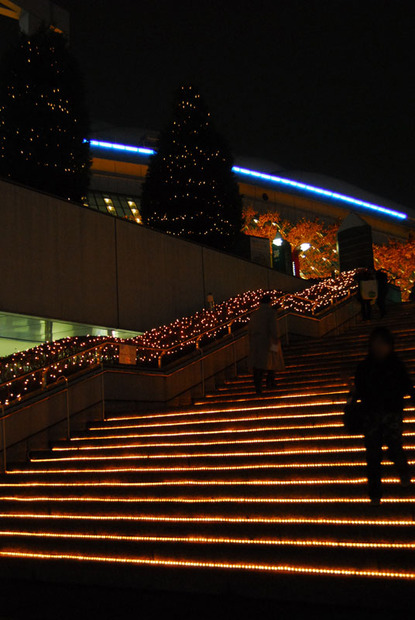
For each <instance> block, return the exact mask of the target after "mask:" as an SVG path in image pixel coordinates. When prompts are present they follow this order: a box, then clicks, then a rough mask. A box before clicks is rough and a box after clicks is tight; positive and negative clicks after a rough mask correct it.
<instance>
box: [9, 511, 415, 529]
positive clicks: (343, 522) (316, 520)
mask: <svg viewBox="0 0 415 620" xmlns="http://www.w3.org/2000/svg"><path fill="white" fill-rule="evenodd" d="M0 519H4V520H9V519H11V520H15V519H22V520H25V519H27V520H42V521H50V520H52V521H81V522H82V521H91V522H94V521H95V522H100V521H104V522H109V523H110V522H125V523H128V522H133V523H142V522H144V523H152V522H154V523H223V524H228V523H229V524H239V523H241V524H244V525H335V526H336V525H339V526H349V525H350V526H354V527H361V526H362V527H363V526H364V527H372V526H376V527H415V521H413V520H410V519H394V518H391V519H384V518H379V519H361V518H330V517H328V518H325V517H237V516H232V517H228V516H225V515H217V516H215V515H203V516H188V515H180V516H172V515H159V514H154V515H151V514H150V515H148V514H145V515H119V514H115V515H114V514H108V515H97V514H64V513H60V514H49V513H44V514H42V513H30V512H22V513H15V512H5V513H0Z"/></svg>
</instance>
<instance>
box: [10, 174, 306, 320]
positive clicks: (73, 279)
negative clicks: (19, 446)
mask: <svg viewBox="0 0 415 620" xmlns="http://www.w3.org/2000/svg"><path fill="white" fill-rule="evenodd" d="M0 234H1V243H0V270H1V286H0V310H2V311H4V312H13V313H17V314H28V315H33V316H40V317H46V318H53V319H61V320H65V321H70V322H79V323H88V324H93V325H101V326H106V327H114V328H115V327H117V328H120V329H130V330H136V331H143V330H146V329H149V328H151V327H155V326H157V325H160V324H163V323H166V322H170V321H171V320H174V319H176V318H178V317H180V316H184V315H188V314H191V313H193V312H195V311H196V310H199V309H201V308H202V307H203V305H204V302H205V299H206V294H207V293H208V292H212V293H213V295H214V297H215V299H216V301H223V300H225V299H227V298H229V297H231V296H232V295H235V294H237V293H241V292H244V291H247V290H250V289H258V288H279V289H282V290H284V291H290V292H293V291H297V290H301V289H302V288H305V287H306V285H307V283H306V282H305V281H302V280H299V279H296V278H292V277H289V276H285V275H283V274H279V273H277V272H275V271H272V270H271V269H267V268H266V267H262V266H260V265H254V264H252V263H250V262H248V261H245V260H243V259H239V258H236V257H233V256H229V255H227V254H224V253H221V252H217V251H215V250H212V249H210V248H203V247H202V246H200V245H197V244H193V243H189V242H186V241H183V240H180V239H176V238H174V237H170V236H168V235H164V234H161V233H158V232H155V231H153V230H150V229H147V228H145V227H143V226H138V225H136V224H134V223H131V222H127V221H123V220H119V219H116V218H114V217H113V216H111V215H106V214H102V213H99V212H97V211H94V210H90V209H87V208H84V207H80V206H78V205H74V204H71V203H68V202H65V201H63V200H59V199H57V198H55V197H53V196H49V195H46V194H42V193H40V192H35V191H32V190H29V189H27V188H24V187H21V186H19V185H14V184H12V183H8V182H5V181H0Z"/></svg>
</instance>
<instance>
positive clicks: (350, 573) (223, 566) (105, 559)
mask: <svg viewBox="0 0 415 620" xmlns="http://www.w3.org/2000/svg"><path fill="white" fill-rule="evenodd" d="M0 557H4V558H10V559H11V558H16V559H17V558H20V559H22V558H25V559H33V560H54V561H57V560H64V561H74V562H92V563H100V564H124V565H130V566H147V567H149V566H158V567H164V568H199V569H218V570H232V571H253V572H269V573H288V574H302V575H310V574H312V575H327V576H329V575H330V576H336V577H368V578H369V577H372V578H377V579H380V578H382V579H405V580H413V579H415V573H412V572H409V571H408V572H405V571H392V570H391V571H387V570H382V571H381V570H364V569H355V568H325V567H318V566H316V567H313V566H301V565H300V566H297V565H290V564H259V563H249V562H245V563H239V562H212V561H196V560H173V559H157V560H154V559H150V558H137V557H119V556H99V555H82V554H76V553H46V552H38V553H34V552H25V551H0Z"/></svg>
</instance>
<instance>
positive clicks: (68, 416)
mask: <svg viewBox="0 0 415 620" xmlns="http://www.w3.org/2000/svg"><path fill="white" fill-rule="evenodd" d="M60 381H63V382H64V383H65V397H66V435H67V439H68V441H69V439H70V438H71V414H70V409H69V381H68V377H65V375H61V376H60V377H59V379H58V380H57V381H56V384H58V383H59V382H60Z"/></svg>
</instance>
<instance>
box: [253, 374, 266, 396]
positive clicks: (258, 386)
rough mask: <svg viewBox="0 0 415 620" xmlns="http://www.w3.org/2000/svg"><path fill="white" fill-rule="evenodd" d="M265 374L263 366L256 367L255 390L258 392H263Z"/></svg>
mask: <svg viewBox="0 0 415 620" xmlns="http://www.w3.org/2000/svg"><path fill="white" fill-rule="evenodd" d="M263 376H264V371H263V370H262V368H254V385H255V392H256V393H257V394H261V393H262V379H263Z"/></svg>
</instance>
